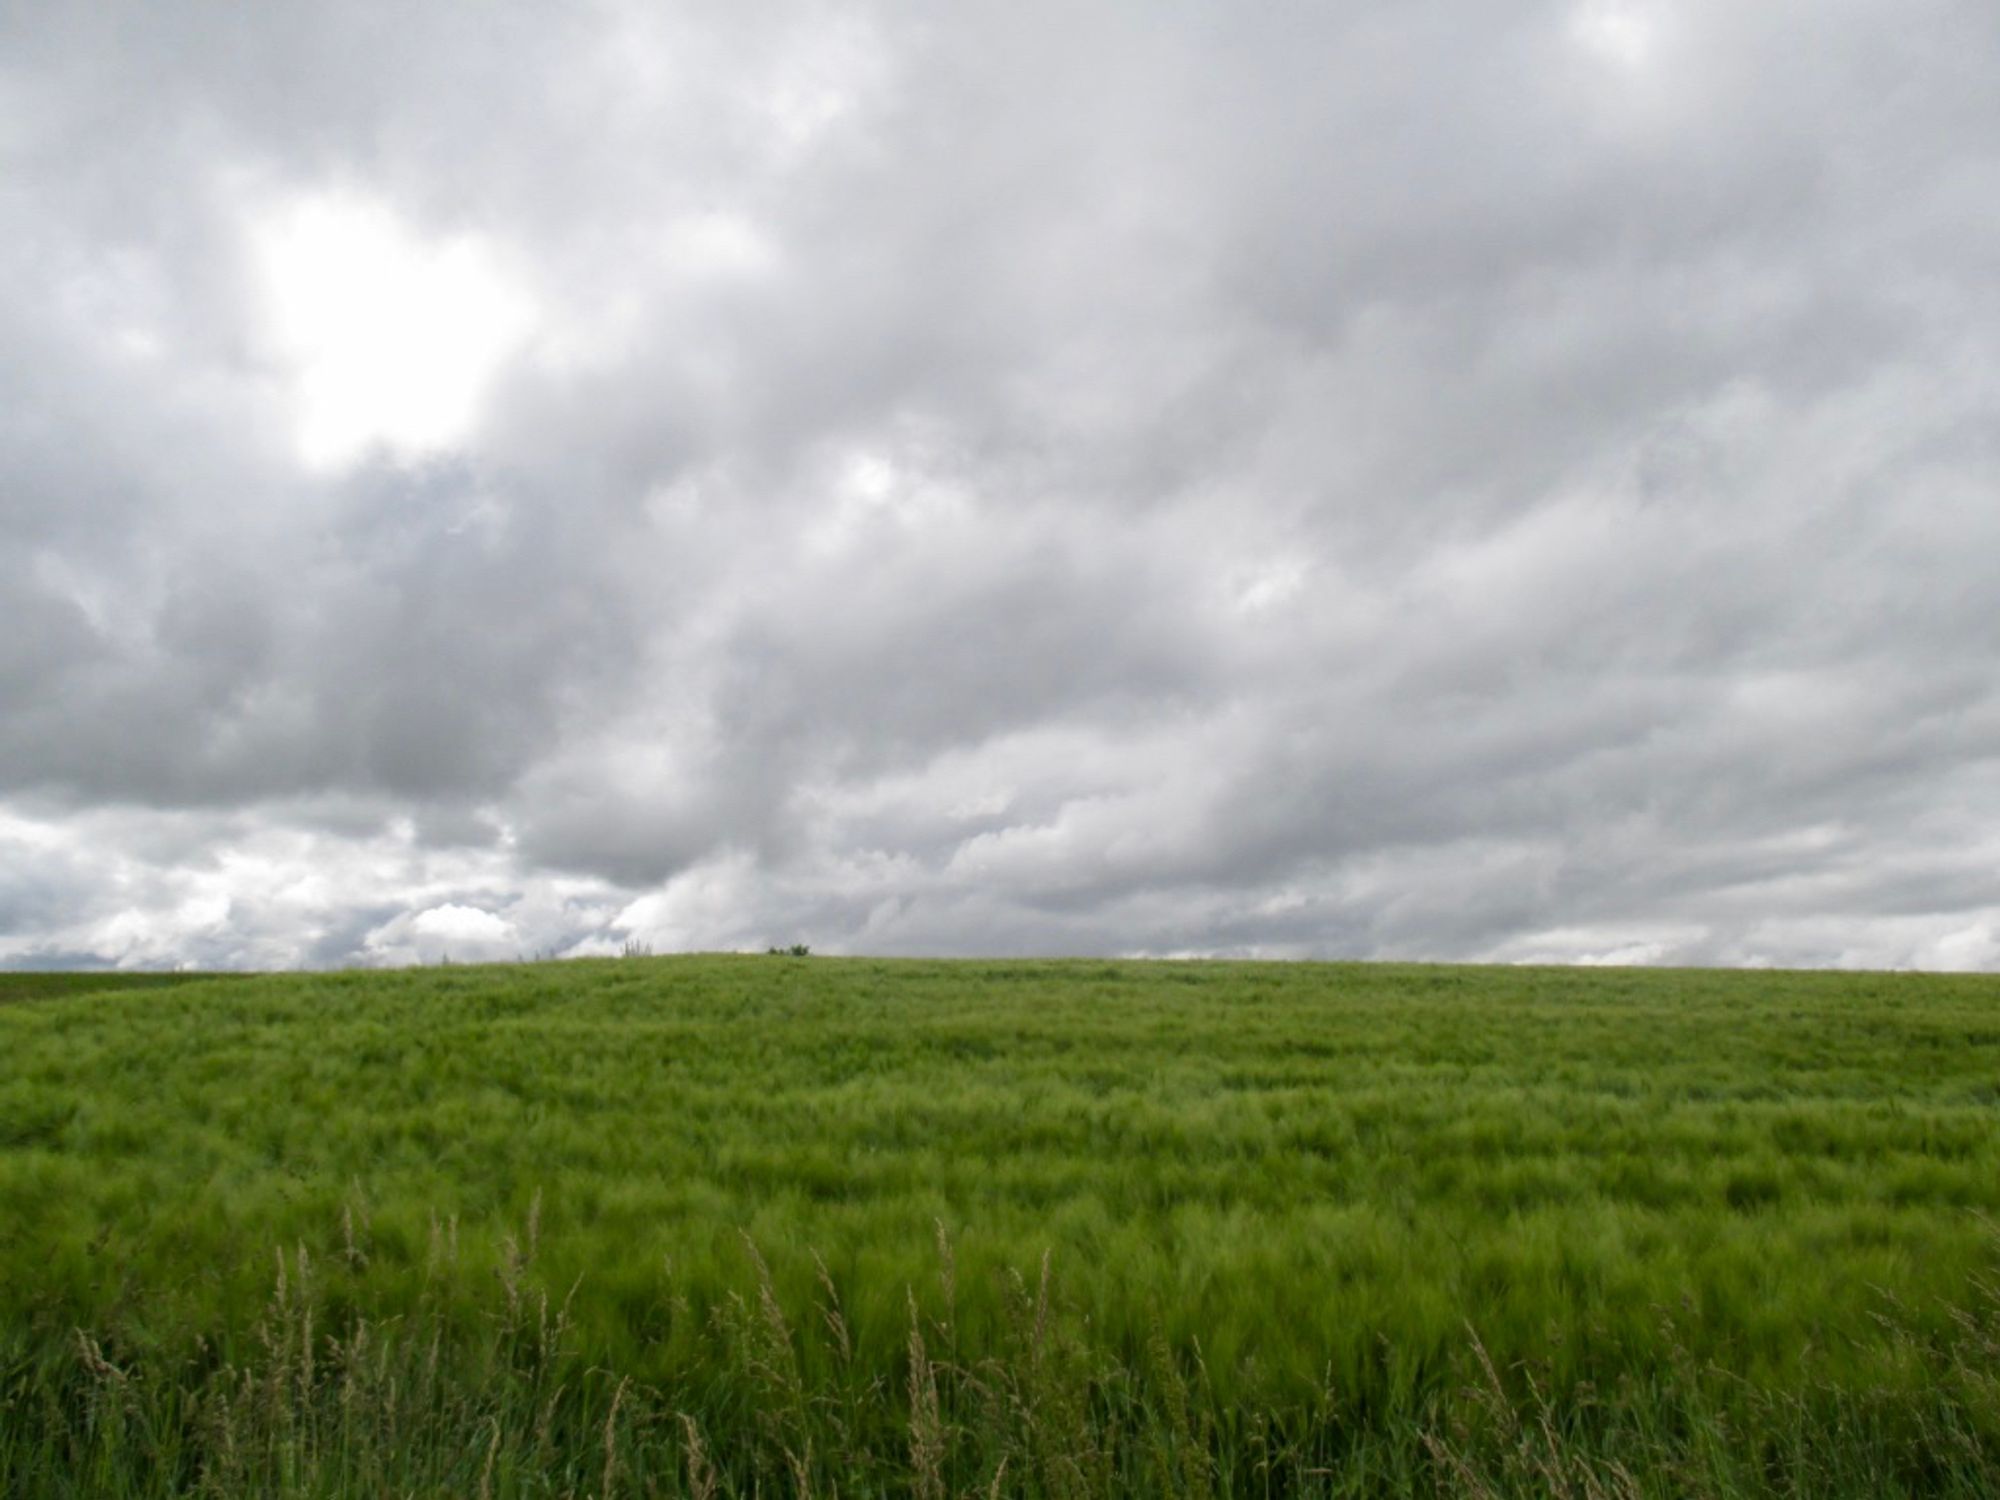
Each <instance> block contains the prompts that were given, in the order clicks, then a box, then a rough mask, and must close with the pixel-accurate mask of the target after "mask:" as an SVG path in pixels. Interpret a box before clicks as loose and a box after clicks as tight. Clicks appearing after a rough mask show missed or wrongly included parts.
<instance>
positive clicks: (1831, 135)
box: [0, 0, 2000, 968]
mask: <svg viewBox="0 0 2000 1500" xmlns="http://www.w3.org/2000/svg"><path fill="white" fill-rule="evenodd" d="M0 528H3V529H0V965H7V966H28V967H33V966H49V965H56V964H75V963H116V964H126V965H170V964H197V965H204V966H208V965H229V966H239V965H247V966H291V965H328V964H348V963H397V962H411V961H435V960H436V959H438V958H439V957H441V956H443V955H446V954H448V955H449V956H450V957H451V958H453V959H454V960H460V959H478V958H513V957H515V956H516V955H535V954H547V953H558V954H562V953H590V952H604V951H617V950H618V949H619V948H620V947H621V946H622V945H623V944H625V943H627V942H628V941H629V942H638V943H645V944H650V945H652V946H653V947H654V948H655V949H656V950H658V951H663V952H664V951H669V950H678V949H685V948H703V949H708V948H758V949H761V948H762V947H763V946H765V945H766V944H768V943H791V942H794V941H798V942H807V943H810V944H811V945H812V946H813V948H814V949H815V950H816V951H830V952H873V953H945V954H981V953H986V954H1000V953H1051V954H1053V953H1135V954H1187V953H1220V954H1263V955H1272V956H1289V955H1302V956H1303V955H1313V956H1347V957H1370V956H1382V957H1391V956H1393V957H1412V958H1435V959H1447V958H1449V959H1497V960H1526V959H1558V960H1610V961H1618V962H1698V963H1725V964H1752V963H1779V964H1812V965H1822V964H1827V965H1831V964H1838V965H1866V966H1875V967H1894V966H1907V965H1914V966H1921V967H1927V968H1990V967H1997V966H2000V7H1996V6H1995V5H1993V4H1992V3H1991V0H1893V3H1892V0H1872V3H1871V0H1767V3H1759V4H1754V5H1745V4H1742V3H1740V0H1678V3H1677V0H1559V3H1547V4H1542V3H1527V0H1522V3H1514V4H1496V5H1468V4H1463V3H1456V4H1444V3H1425V0H1415V3H1412V0H1396V3H1387V0H1384V3H1375V4H1368V3H1360V4H1317V3H1306V0H1278V3H1257V4H1237V3H1230V4H1221V3H1215V4H1201V3H1195V0H1155V3H1141V0H1129V3H1119V4H1114V3H1083V4H1078V3H1075V0H1060V3H1039V0H1001V3H992V4H985V3H977V0H975V3H953V4H951V5H948V6H936V5H918V4H896V5H879V6H878V5H867V4H852V5H848V4H811V3H806V4H786V3H768V4H766V3H756V4H743V3H714V4H707V3H701V4H668V3H660V0H646V3H634V4H617V3H602V4H569V5H548V4H542V3H536V4H520V5H503V4H497V3H494V4H477V5H471V4H467V5H442V4H411V3H409V0H394V3H383V4H369V3H352V0H343V3H341V4H337V5H329V4H324V3H312V4H278V3H260V4H257V5H247V6H246V5H223V4H213V5H199V4H189V5H161V4H158V3H156V0H141V3H133V4H129V5H123V6H120V5H115V4H111V3H91V4H54V5H26V4H24V5H10V6H4V7H0Z"/></svg>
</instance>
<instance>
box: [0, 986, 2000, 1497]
mask: <svg viewBox="0 0 2000 1500" xmlns="http://www.w3.org/2000/svg"><path fill="white" fill-rule="evenodd" d="M153 979H154V982H153V983H152V984H151V985H150V986H149V987H144V988H112V987H111V986H112V985H113V984H115V983H118V982H119V981H118V980H117V978H116V977H115V976H98V977H97V979H96V980H82V979H75V978H69V979H64V980H61V981H57V980H53V979H51V978H50V977H49V976H0V1000H6V1001H8V1002H10V1003H5V1004H0V1494H6V1495H9V1496H14V1495H20V1496H41V1495H77V1496H84V1495H93V1496H94V1495H108V1496H138V1495H149V1496H150V1495H161V1496H164V1495H182V1494H216V1495H245V1494H258V1495H295V1494H296V1495H325V1496H334V1495H343V1496H344V1495H368V1496H389V1495H394V1496H406V1495H422V1496H430V1495H439V1496H443V1495H481V1496H578V1497H581V1496H599V1495H603V1496H612V1495H633V1496H640V1495H653V1494H658V1495H684V1494H685V1495H781V1494H783V1495H792V1494H807V1493H810V1494H823V1495H829V1496H830V1495H836V1494H843V1495H853V1496H862V1495H916V1496H924V1497H942V1496H947V1495H950V1496H958V1495H962V1494H978V1495H989V1494H1000V1495H1038V1496H1039V1495H1062V1496H1068V1495H1121V1494H1142V1493H1143V1494H1217V1495H1260V1496H1261V1495H1275V1494H1324V1495H1378V1494H1379V1495H1403V1494H1417V1495H1495V1496H1497V1495H1523V1496H1526V1495H1573V1496H1578V1497H1584V1496H1636V1495H1648V1496H1651V1495H1658V1496H1669V1495H1673V1496H1678V1495H1692V1494H1709V1495H1716V1496H1733V1495H1778V1494H1783V1495H1800V1496H1805V1495H1815V1496H1818V1495H1880V1494H1885V1493H1910V1494H1939V1495H1947V1494H1949V1495H1965V1496H1972V1495H1987V1494H1993V1493H2000V1283H1996V1280H1995V1276H1996V1272H2000V1230H1997V1229H1996V1224H1995V1220H1994V1218H1993V1216H1994V1215H1996V1214H2000V1117H1996V1105H2000V982H1996V981H1995V980H1993V979H1989V978H1980V977H1944V976H1923V975H1889V974H1800V973H1744V972H1733V973H1722V972H1695V971H1664V970H1559V969H1528V968H1506V969H1501V968H1465V967H1430V966H1390V965H1347V964H1254V963H1139V962H1100V961H1094V960H1092V961H1084V960H1075V961H1036V962H928V961H872V960H858V959H856V960H850V959H830V958H819V957H805V958H802V957H793V956H775V955H774V956H721V957H690V958H661V959H651V958H628V959H617V960H591V961H573V962H560V963H537V964H519V965H507V966H492V967H442V968H427V969H421V970H401V971H394V972H352V973H338V974H286V975H269V976H259V977H250V978H222V977H213V976H211V977H192V978H189V979H187V980H185V981H183V982H179V983H172V984H168V983H166V982H165V981H164V979H162V978H161V977H159V976H154V977H153Z"/></svg>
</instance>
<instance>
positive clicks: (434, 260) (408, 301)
mask: <svg viewBox="0 0 2000 1500" xmlns="http://www.w3.org/2000/svg"><path fill="white" fill-rule="evenodd" d="M254 239H255V247H256V253H257V258H258V261H259V263H260V267H261V270H262V272H263V279H264V289H265V293H266V297H267V300H268V305H269V310H270V316H271V322H272V329H273V333H274V334H275V336H276V341H277V344H278V346H279V348H280V350H281V351H282V352H283V354H284V355H285V357H286V358H288V359H289V360H290V361H291V363H292V364H293V367H294V371H295V379H296V382H297V395H298V404H299V415H298V421H299V430H298V441H299V452H300V456H301V457H302V458H303V459H304V460H305V462H306V463H307V464H309V465H311V466H312V467H315V468H328V467H336V466H339V465H341V464H344V463H348V462H351V461H352V460H354V459H356V458H358V457H360V456H362V455H363V454H365V453H366V452H368V451H369V450H370V449H372V448H375V447H378V446H379V447H383V448H386V449H388V450H389V451H390V452H392V453H394V454H395V455H396V456H397V457H399V458H406V459H407V458H415V457H419V456H421V455H423V454H426V453H432V452H437V451H440V450H443V449H447V448H450V447H452V446H453V445H454V444H456V443H458V442H460V441H461V440H463V439H464V437H465V436H466V435H467V433H468V432H469V431H470V430H471V428H472V425H473V423H474V420H475V418H476V416H477V413H478V404H479V399H480V397H481V396H482V395H483V394H484V392H485V389H486V386H487V384H488V382H489V381H490V380H491V379H492V377H493V375H494V374H495V372H496V371H497V370H498V368H499V366H500V365H501V364H502V363H503V362H504V361H505V360H506V359H507V357H508V356H509V355H510V354H512V353H513V352H514V350H515V349H516V348H518V347H519V345H520V344H521V342H522V340H523V339H524V338H525V337H526V336H527V334H528V332H529V330H530V329H531V327H532V326H533V323H534V309H533V306H532V304H531V303H530V302H529V300H528V298H527V297H526V296H525V294H523V293H522V292H521V290H520V289H519V288H518V287H516V286H515V285H513V284H512V283H511V282H510V281H509V280H508V278H507V277H506V275H505V274H504V273H503V272H502V270H501V268H500V266H499V265H498V263H497V261H496V257H495V254H494V252H493V249H492V247H491V246H490V245H488V244H487V243H486V242H485V241H484V240H482V239H480V238H479V237H477V236H473V235H458V236H454V237H452V238H450V239H448V240H442V241H425V240H423V239H420V238H418V237H417V236H415V235H414V234H412V233H411V232H410V231H409V229H408V228H407V227H405V226H404V225H403V224H402V223H400V222H399V221H398V220H397V218H396V217H395V215H394V214H392V213H391V212H390V211H389V210H388V208H387V207H386V206H384V205H383V204H381V203H380V202H378V201H376V200H374V199H370V198H365V197H360V196H355V195H351V194H345V193H329V194H319V195H315V196H312V197H309V198H305V199H303V200H299V201H296V202H294V203H292V204H291V205H290V206H288V207H287V208H285V209H284V210H282V211H281V212H278V213H276V214H274V215H272V216H270V217H269V218H267V219H265V220H264V221H262V222H261V223H259V224H258V225H257V226H256V228H255V230H254Z"/></svg>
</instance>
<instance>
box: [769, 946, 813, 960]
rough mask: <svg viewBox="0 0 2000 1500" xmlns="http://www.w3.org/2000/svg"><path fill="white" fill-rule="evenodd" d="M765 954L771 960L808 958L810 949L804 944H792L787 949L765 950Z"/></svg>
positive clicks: (774, 948)
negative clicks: (771, 958)
mask: <svg viewBox="0 0 2000 1500" xmlns="http://www.w3.org/2000/svg"><path fill="white" fill-rule="evenodd" d="M764 951H765V953H767V954H769V955H770V956H771V957H773V958H810V957H812V949H811V948H810V947H808V946H807V945H806V944H804V943H794V944H792V946H791V947H789V948H777V947H772V948H766V949H765V950H764Z"/></svg>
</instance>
